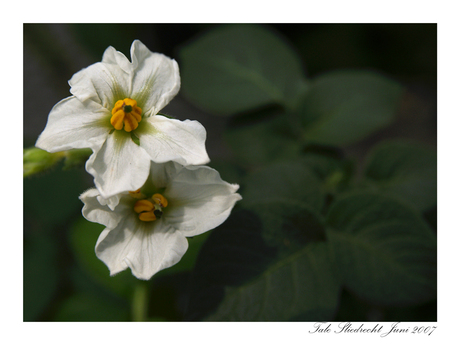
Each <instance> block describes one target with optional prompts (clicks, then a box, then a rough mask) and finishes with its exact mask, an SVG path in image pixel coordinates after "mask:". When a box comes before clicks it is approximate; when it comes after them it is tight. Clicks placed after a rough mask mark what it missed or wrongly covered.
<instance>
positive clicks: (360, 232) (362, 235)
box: [327, 193, 436, 307]
mask: <svg viewBox="0 0 460 345" xmlns="http://www.w3.org/2000/svg"><path fill="white" fill-rule="evenodd" d="M327 219H328V222H329V224H330V226H331V228H330V229H329V230H327V237H328V240H329V241H330V245H331V247H330V248H331V249H332V253H333V255H334V256H335V262H336V264H337V267H338V269H339V272H341V274H342V279H343V282H344V284H345V287H346V288H348V289H349V290H350V291H351V292H352V293H353V294H356V295H357V296H358V297H359V298H361V299H364V300H366V301H368V302H370V303H372V304H375V305H380V306H390V307H391V306H405V305H414V304H420V303H423V302H427V301H429V300H430V299H433V298H435V297H436V239H435V236H434V234H433V233H432V232H431V230H430V228H429V226H428V225H427V224H426V223H425V222H424V221H423V220H422V218H421V217H420V215H419V214H418V212H416V211H414V210H413V209H411V208H410V207H408V206H407V205H405V204H404V203H401V202H399V201H398V200H396V199H391V198H389V197H384V196H380V195H377V194H370V193H354V194H350V195H348V196H344V197H343V198H341V199H339V200H338V201H337V202H335V203H334V204H333V205H332V206H331V208H330V211H329V214H328V217H327Z"/></svg>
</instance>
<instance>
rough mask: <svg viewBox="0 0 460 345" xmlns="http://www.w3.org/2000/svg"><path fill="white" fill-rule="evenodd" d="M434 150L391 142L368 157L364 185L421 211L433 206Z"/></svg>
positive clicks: (416, 145)
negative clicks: (401, 200) (391, 195)
mask: <svg viewBox="0 0 460 345" xmlns="http://www.w3.org/2000/svg"><path fill="white" fill-rule="evenodd" d="M436 158H437V157H436V151H435V150H433V149H431V148H429V147H425V146H424V145H422V144H417V143H409V142H402V141H391V142H385V143H381V144H379V145H378V146H377V147H375V148H374V149H373V150H372V152H371V153H370V155H369V158H368V161H367V165H366V168H365V177H366V179H367V182H370V183H372V185H374V186H376V187H377V188H378V189H379V190H382V191H385V192H386V193H391V194H393V195H395V196H398V197H400V198H402V199H404V200H407V201H409V202H411V203H412V204H413V205H414V206H415V207H416V208H417V209H419V210H420V211H424V210H427V209H428V208H430V207H432V206H434V205H435V204H436V189H437V188H436V187H437V184H436V182H437V181H436V178H437V174H436V168H437V166H436Z"/></svg>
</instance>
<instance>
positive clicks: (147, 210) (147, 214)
mask: <svg viewBox="0 0 460 345" xmlns="http://www.w3.org/2000/svg"><path fill="white" fill-rule="evenodd" d="M130 193H131V192H130ZM166 206H168V200H166V198H165V197H164V196H163V195H161V194H158V193H157V194H154V195H153V196H152V198H151V199H150V200H149V199H143V200H138V201H136V203H135V204H134V211H135V212H136V213H139V219H140V220H142V221H144V222H152V221H154V220H156V219H157V218H160V217H161V216H162V214H163V208H164V207H166Z"/></svg>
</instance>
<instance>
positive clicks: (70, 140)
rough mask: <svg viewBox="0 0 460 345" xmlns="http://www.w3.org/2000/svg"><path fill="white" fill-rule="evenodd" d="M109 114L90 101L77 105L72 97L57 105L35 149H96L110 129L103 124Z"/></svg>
mask: <svg viewBox="0 0 460 345" xmlns="http://www.w3.org/2000/svg"><path fill="white" fill-rule="evenodd" d="M107 117H108V113H107V111H106V110H105V109H104V108H102V107H101V106H100V105H98V104H96V103H93V102H83V103H82V102H80V101H79V100H78V99H77V98H75V97H73V96H71V97H68V98H65V99H63V100H62V101H60V102H59V103H58V104H56V105H55V106H54V107H53V109H52V110H51V112H50V114H49V116H48V122H47V124H46V127H45V129H44V130H43V132H42V133H41V134H40V136H39V137H38V140H37V143H36V144H35V146H37V147H38V148H41V149H43V150H46V151H48V152H58V151H64V150H70V149H79V148H92V149H97V148H99V147H101V146H102V144H103V143H104V141H105V139H106V137H107V135H108V133H109V131H110V128H109V127H107V126H105V125H104V121H105V120H104V119H107Z"/></svg>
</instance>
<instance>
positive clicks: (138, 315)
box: [132, 280, 149, 321]
mask: <svg viewBox="0 0 460 345" xmlns="http://www.w3.org/2000/svg"><path fill="white" fill-rule="evenodd" d="M148 297H149V296H148V282H146V281H142V280H141V281H139V282H138V283H137V284H136V286H135V287H134V293H133V304H132V318H133V321H146V320H147V308H148V302H149V301H148Z"/></svg>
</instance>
